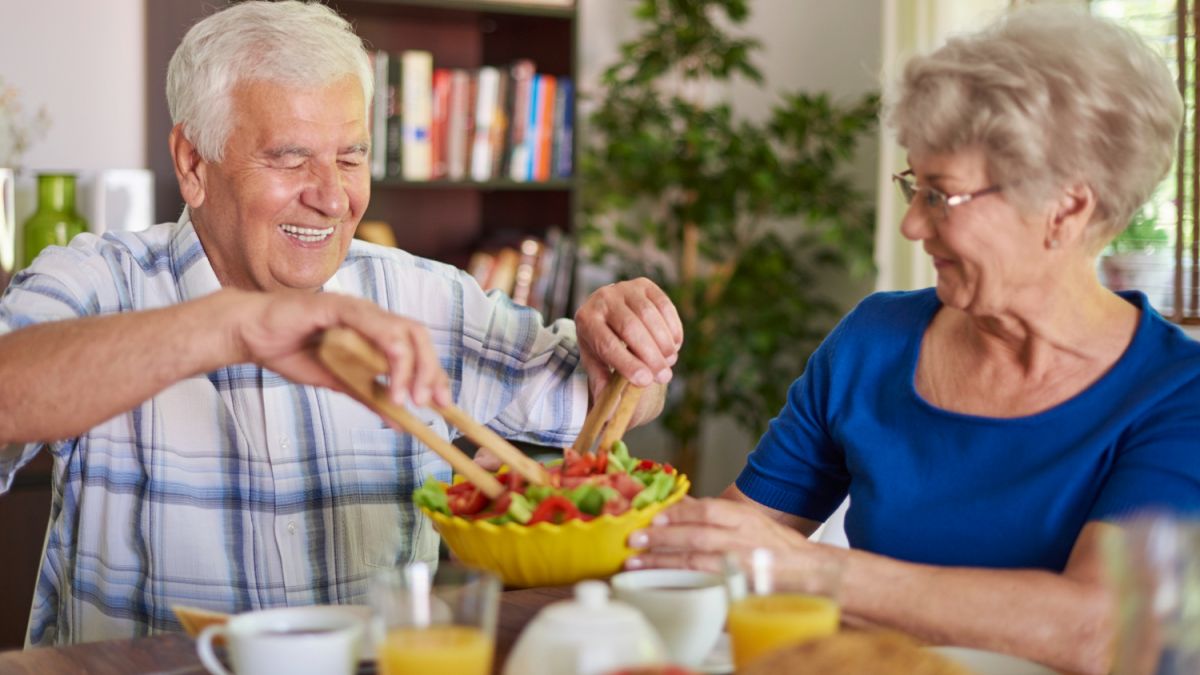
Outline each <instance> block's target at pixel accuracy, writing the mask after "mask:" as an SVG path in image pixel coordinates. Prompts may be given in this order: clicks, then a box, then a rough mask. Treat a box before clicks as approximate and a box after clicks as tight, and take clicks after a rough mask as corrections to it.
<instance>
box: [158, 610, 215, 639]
mask: <svg viewBox="0 0 1200 675" xmlns="http://www.w3.org/2000/svg"><path fill="white" fill-rule="evenodd" d="M171 611H172V612H175V618H177V619H179V623H181V624H183V630H185V631H186V632H187V634H188V637H190V638H192V639H195V638H196V637H197V636H198V635H200V631H202V630H204V629H205V628H208V627H209V626H213V625H221V624H224V623H225V622H226V621H228V620H229V615H228V614H226V613H224V612H214V611H213V610H211V609H200V608H199V607H187V606H184V605H172V606H171Z"/></svg>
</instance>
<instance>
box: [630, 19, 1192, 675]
mask: <svg viewBox="0 0 1200 675" xmlns="http://www.w3.org/2000/svg"><path fill="white" fill-rule="evenodd" d="M1181 114H1182V106H1181V103H1180V97H1179V95H1178V93H1177V92H1176V89H1175V86H1174V84H1173V82H1172V79H1171V76H1170V75H1169V73H1168V72H1167V69H1166V67H1165V66H1164V65H1163V63H1162V61H1161V60H1160V59H1159V58H1158V57H1156V56H1155V55H1154V54H1153V53H1152V52H1151V51H1150V50H1149V49H1148V48H1147V47H1146V46H1145V45H1144V44H1143V43H1141V42H1140V41H1139V40H1138V39H1137V38H1136V37H1135V36H1133V35H1132V34H1130V33H1129V32H1127V31H1125V30H1123V29H1121V28H1119V27H1117V26H1115V25H1113V24H1111V23H1109V22H1107V21H1103V20H1100V19H1096V18H1092V17H1089V16H1087V15H1084V14H1081V13H1078V12H1075V11H1071V10H1065V9H1053V10H1035V11H1023V12H1019V13H1016V14H1013V15H1010V16H1009V17H1008V18H1006V19H1004V20H1002V21H1000V22H999V23H998V24H997V25H995V26H993V27H991V28H990V29H988V30H985V31H983V32H981V33H979V34H976V35H972V36H968V37H962V38H958V39H954V40H951V41H950V42H949V43H948V44H947V45H946V46H944V47H943V48H941V49H939V50H937V51H936V52H934V53H932V54H930V55H928V56H923V57H918V58H914V59H913V60H912V61H911V62H910V63H909V64H908V66H907V68H906V69H905V71H904V74H903V77H902V80H901V82H900V83H899V87H898V91H897V92H896V93H895V95H894V97H893V98H892V102H891V111H890V122H891V124H892V125H893V126H894V127H895V129H896V130H897V132H898V138H899V141H900V143H901V144H902V145H903V146H904V147H905V148H906V149H907V150H908V162H909V166H910V168H909V169H908V170H907V171H904V172H903V173H901V174H899V175H898V176H896V181H897V183H898V184H899V187H900V190H901V191H902V192H903V194H904V196H905V198H906V199H907V200H908V201H909V208H908V212H907V213H906V214H905V217H904V220H903V222H902V224H901V231H902V232H903V234H904V235H905V236H906V237H908V238H909V239H911V240H913V241H919V242H921V244H922V246H923V247H924V250H925V251H926V252H927V253H928V254H929V255H930V257H931V258H932V259H933V264H934V266H935V268H936V270H937V287H936V288H933V289H926V290H920V291H914V292H900V293H880V294H876V295H872V296H871V297H869V298H867V299H866V300H864V301H863V302H862V303H861V304H860V305H859V306H858V307H857V308H856V309H855V310H854V311H853V312H851V313H850V315H848V316H847V317H846V318H845V319H844V320H843V321H842V322H841V324H840V325H839V326H838V327H837V328H836V329H835V330H834V331H833V333H832V334H830V336H829V337H828V338H827V339H826V340H825V342H824V344H823V345H822V346H821V347H820V348H819V349H818V350H817V352H816V353H815V354H814V355H813V356H812V358H811V360H810V361H809V363H808V367H807V369H806V370H805V372H804V374H803V376H802V377H801V378H800V379H799V380H797V381H796V383H795V384H794V385H793V386H792V388H791V390H790V392H789V395H788V400H787V404H786V406H785V407H784V409H783V410H782V411H781V412H780V413H779V415H778V417H776V418H775V419H774V420H773V421H772V422H771V425H770V428H769V430H768V432H767V433H766V435H765V436H764V437H763V439H762V440H761V441H760V443H759V445H758V447H757V449H756V450H755V451H754V452H753V453H752V454H751V455H750V457H749V460H748V463H747V465H746V467H745V468H744V470H743V471H742V473H741V475H740V476H739V477H738V479H737V481H736V483H735V484H734V485H732V486H730V487H729V488H728V489H727V490H726V492H725V494H724V495H723V497H724V499H718V500H702V501H693V502H689V503H686V504H682V505H680V506H678V507H677V508H675V509H673V510H671V511H669V512H667V513H666V514H665V515H664V516H661V517H660V518H659V519H658V520H656V521H655V523H654V526H653V527H651V528H650V529H648V530H646V531H644V532H638V533H635V534H634V535H633V536H632V537H631V544H632V545H634V546H647V547H648V550H647V551H646V552H645V553H644V554H643V555H641V556H639V557H637V558H634V559H632V560H631V561H630V566H632V567H648V566H685V565H686V566H693V567H701V568H716V567H718V566H719V565H720V560H721V554H722V553H723V552H726V551H730V550H733V551H744V550H746V549H749V548H752V547H756V546H763V545H767V546H770V547H773V548H774V549H776V550H777V552H779V554H780V555H783V556H785V557H786V558H787V559H788V560H790V561H791V562H792V563H794V564H796V565H800V566H801V567H803V566H804V565H812V566H817V565H821V564H823V563H824V562H825V561H828V560H834V561H836V562H838V563H839V564H840V565H841V566H842V568H843V570H844V576H843V586H842V598H841V599H842V603H843V611H844V614H845V615H846V616H847V617H849V618H853V619H856V620H861V621H865V622H869V623H873V624H881V625H886V626H890V627H893V628H897V629H900V630H903V631H906V632H908V633H911V634H913V635H916V636H919V637H921V638H924V639H927V640H930V641H933V642H937V643H953V644H959V645H967V646H974V647H979V648H985V649H991V650H1001V651H1007V652H1011V653H1014V654H1018V655H1021V656H1024V657H1027V658H1032V659H1035V660H1038V661H1042V662H1045V663H1048V664H1050V665H1052V666H1055V667H1057V668H1061V669H1066V670H1070V671H1082V672H1106V668H1107V666H1108V662H1109V658H1110V656H1109V640H1110V634H1111V628H1110V626H1111V616H1110V613H1109V611H1108V606H1109V605H1108V603H1109V597H1108V594H1107V593H1106V590H1105V586H1104V584H1103V580H1102V574H1101V572H1102V569H1101V567H1102V559H1101V553H1100V550H1099V544H1100V541H1101V539H1102V537H1103V536H1104V535H1105V532H1106V530H1109V529H1111V528H1114V527H1115V525H1114V524H1113V522H1114V521H1115V520H1118V519H1119V518H1121V517H1122V516H1124V515H1125V514H1127V513H1130V512H1131V511H1134V510H1139V509H1146V508H1162V509H1170V510H1176V511H1184V512H1186V511H1194V510H1196V509H1197V507H1200V459H1198V455H1197V451H1198V450H1200V441H1198V440H1197V439H1200V407H1198V406H1197V402H1198V401H1200V344H1198V343H1196V342H1194V341H1192V340H1190V339H1188V338H1187V337H1186V336H1185V335H1184V334H1183V333H1182V332H1181V331H1180V330H1178V329H1177V328H1176V327H1175V326H1173V325H1171V324H1169V323H1167V322H1166V321H1164V320H1163V318H1162V317H1161V316H1159V315H1158V314H1157V313H1156V312H1155V311H1154V310H1153V309H1152V308H1151V307H1150V305H1149V303H1148V302H1147V300H1146V297H1145V296H1144V295H1142V294H1141V293H1138V292H1126V293H1120V294H1115V293H1112V292H1110V291H1108V290H1106V289H1105V288H1104V287H1103V286H1101V285H1100V283H1099V281H1098V280H1097V278H1096V273H1095V269H1096V256H1097V255H1098V253H1099V252H1100V251H1101V249H1103V248H1104V246H1105V245H1106V243H1107V242H1108V241H1110V240H1111V239H1112V238H1113V237H1114V236H1115V235H1116V233H1117V232H1119V231H1120V230H1121V229H1122V227H1123V226H1124V225H1125V223H1127V222H1128V220H1129V218H1130V215H1131V214H1132V213H1133V212H1134V211H1135V209H1137V208H1138V206H1139V205H1140V204H1142V203H1143V202H1144V201H1145V200H1146V199H1147V198H1148V197H1149V196H1150V194H1151V192H1152V191H1153V190H1154V188H1155V186H1156V185H1157V184H1158V182H1159V181H1160V180H1161V179H1162V178H1163V176H1164V174H1165V173H1166V172H1167V170H1168V168H1169V166H1170V164H1171V155H1172V148H1173V147H1174V144H1175V141H1176V137H1177V133H1178V130H1179V125H1180V119H1181ZM847 495H849V496H850V498H851V499H850V504H851V507H850V510H849V513H848V515H847V518H846V527H847V533H848V535H849V539H850V542H851V544H852V547H853V548H852V549H851V550H844V549H837V548H832V547H828V546H823V545H819V544H816V543H812V542H810V541H808V540H807V539H806V538H805V536H803V535H808V534H811V533H812V532H813V531H814V529H815V528H816V527H817V526H818V525H819V524H820V523H821V522H822V521H823V520H824V519H826V518H827V517H828V516H829V515H830V513H831V512H832V511H833V510H834V508H835V507H836V506H837V505H838V504H839V503H840V502H841V501H842V500H843V499H844V498H845V497H846V496H847Z"/></svg>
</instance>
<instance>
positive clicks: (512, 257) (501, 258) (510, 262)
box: [484, 246, 521, 295]
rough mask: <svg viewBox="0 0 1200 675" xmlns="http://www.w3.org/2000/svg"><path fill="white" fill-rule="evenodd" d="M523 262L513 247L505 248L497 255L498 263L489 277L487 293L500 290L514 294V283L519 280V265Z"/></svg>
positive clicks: (486, 287) (485, 288) (486, 285)
mask: <svg viewBox="0 0 1200 675" xmlns="http://www.w3.org/2000/svg"><path fill="white" fill-rule="evenodd" d="M520 262H521V254H520V253H519V252H518V251H517V249H515V248H512V247H511V246H505V247H504V248H502V249H500V250H499V251H498V252H497V253H496V262H495V264H494V265H493V266H492V271H491V274H489V275H488V281H487V284H485V285H484V290H485V291H491V290H498V291H500V292H502V293H505V294H509V295H511V294H512V290H513V283H515V282H516V280H517V265H519V264H520Z"/></svg>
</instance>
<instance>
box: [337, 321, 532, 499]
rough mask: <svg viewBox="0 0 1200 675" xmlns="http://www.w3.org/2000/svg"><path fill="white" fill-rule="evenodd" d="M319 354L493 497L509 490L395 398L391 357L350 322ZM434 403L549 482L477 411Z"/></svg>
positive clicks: (358, 393) (383, 412) (515, 465)
mask: <svg viewBox="0 0 1200 675" xmlns="http://www.w3.org/2000/svg"><path fill="white" fill-rule="evenodd" d="M317 358H319V359H320V360H321V362H322V363H324V364H325V366H326V367H327V368H329V370H330V371H331V372H333V374H334V375H335V376H337V378H338V379H339V380H341V381H342V383H343V384H345V385H346V386H347V387H348V388H349V389H350V391H351V392H352V393H353V396H354V398H355V399H357V400H358V401H359V402H360V403H362V404H363V405H365V406H367V407H368V408H370V409H371V410H374V411H375V412H377V413H379V415H380V416H381V417H383V419H384V420H385V421H387V423H388V425H389V426H391V427H392V428H393V429H396V430H397V431H401V432H405V433H409V434H412V435H413V436H415V437H416V438H417V440H419V441H421V442H422V443H424V444H425V445H427V446H429V448H431V449H432V450H433V451H434V452H436V453H437V454H438V455H440V456H441V457H442V458H443V459H445V460H446V461H447V462H449V464H450V466H451V467H452V468H453V469H454V471H455V472H456V473H458V474H460V475H462V476H463V478H465V479H467V480H468V481H470V482H471V483H472V484H473V485H475V486H476V487H478V488H479V489H480V491H482V492H483V493H484V494H485V495H487V496H488V497H489V498H491V499H495V498H496V497H498V496H500V494H501V493H502V492H504V486H503V485H501V483H500V481H498V480H496V477H495V476H493V475H492V474H491V473H490V472H489V471H488V470H487V469H484V468H483V467H481V466H479V465H478V464H476V463H475V462H474V461H473V460H472V459H471V458H470V457H468V456H467V455H466V453H464V452H463V451H462V450H459V449H458V448H457V447H455V446H454V445H453V444H451V443H450V442H449V441H447V440H446V439H444V438H442V437H441V436H439V435H438V434H437V433H436V432H434V431H433V430H432V429H430V428H429V427H428V426H426V425H425V423H424V422H422V421H421V420H420V419H419V418H418V417H417V416H416V415H413V414H412V413H411V412H409V411H408V410H407V409H406V408H405V407H404V406H401V405H397V404H395V403H393V402H392V400H391V397H390V396H388V392H387V387H386V386H384V384H383V383H382V382H380V381H379V379H378V378H379V376H381V375H386V374H387V372H388V362H387V358H386V357H384V355H383V354H382V353H380V352H379V351H378V350H376V349H375V347H374V346H372V345H371V344H370V343H369V342H367V341H366V339H364V338H363V337H362V336H361V335H359V334H358V333H357V332H356V331H354V330H351V329H348V328H330V329H328V330H326V331H325V333H324V335H322V337H321V342H320V344H319V345H318V346H317ZM432 407H433V409H434V410H436V411H437V412H438V414H440V415H441V416H442V417H443V418H445V420H446V421H447V422H449V423H450V424H453V425H454V426H455V427H457V428H458V429H459V431H462V432H463V435H465V436H466V437H467V438H469V439H471V440H472V441H473V442H475V443H476V444H477V445H479V446H480V447H484V448H487V449H488V450H491V451H492V452H493V453H494V454H495V455H496V457H498V458H500V461H502V462H504V463H505V464H507V465H508V467H509V469H510V470H512V471H515V472H517V473H518V474H520V475H521V476H522V477H523V478H524V479H525V480H527V481H529V482H530V483H532V484H534V485H547V484H548V483H549V477H548V475H547V473H546V469H545V467H543V466H542V465H541V464H538V463H537V462H536V461H534V460H533V459H532V458H530V457H529V456H528V455H526V454H525V453H523V452H521V451H520V450H519V449H518V448H517V447H516V446H514V445H513V444H511V443H509V442H508V441H506V440H504V439H503V438H501V437H500V436H499V435H498V434H497V433H496V432H494V431H492V430H491V429H488V428H487V427H485V426H483V425H482V424H480V423H479V422H476V421H475V420H473V419H471V416H470V415H468V414H467V413H466V412H465V411H464V410H462V409H461V408H459V407H458V406H456V405H453V404H451V405H445V406H443V405H437V404H433V405H432Z"/></svg>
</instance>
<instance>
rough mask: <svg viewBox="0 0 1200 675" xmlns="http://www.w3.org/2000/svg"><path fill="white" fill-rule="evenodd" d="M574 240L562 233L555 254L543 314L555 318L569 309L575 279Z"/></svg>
mask: <svg viewBox="0 0 1200 675" xmlns="http://www.w3.org/2000/svg"><path fill="white" fill-rule="evenodd" d="M575 248H576V245H575V240H574V238H572V237H570V236H568V235H565V234H564V235H563V236H562V238H560V239H559V246H558V251H557V252H556V254H555V262H554V279H553V280H552V281H551V282H550V287H551V293H550V298H549V299H548V300H547V301H546V311H545V312H544V314H545V316H546V317H547V318H549V319H556V318H558V317H561V316H564V315H565V314H566V313H567V311H568V310H569V309H570V304H571V291H572V286H573V285H574V281H575Z"/></svg>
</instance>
